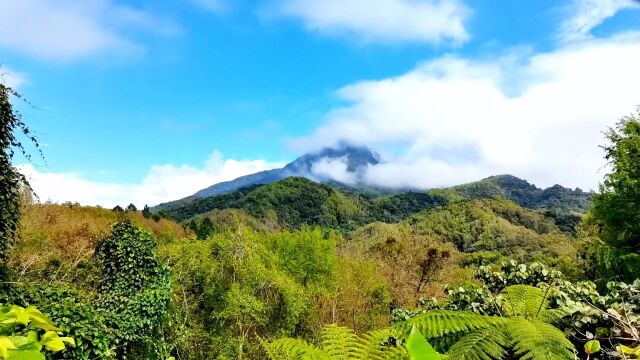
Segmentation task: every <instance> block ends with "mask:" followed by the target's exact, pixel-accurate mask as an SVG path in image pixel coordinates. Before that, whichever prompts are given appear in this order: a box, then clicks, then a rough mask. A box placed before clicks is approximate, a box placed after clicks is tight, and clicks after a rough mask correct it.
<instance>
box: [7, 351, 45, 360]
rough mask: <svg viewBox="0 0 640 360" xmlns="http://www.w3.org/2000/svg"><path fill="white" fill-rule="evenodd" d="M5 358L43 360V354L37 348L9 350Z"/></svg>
mask: <svg viewBox="0 0 640 360" xmlns="http://www.w3.org/2000/svg"><path fill="white" fill-rule="evenodd" d="M7 360H45V357H44V354H42V353H41V352H40V351H37V350H27V351H22V350H19V351H13V350H12V351H9V358H8V359H7Z"/></svg>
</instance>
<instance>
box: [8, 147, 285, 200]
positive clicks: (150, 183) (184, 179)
mask: <svg viewBox="0 0 640 360" xmlns="http://www.w3.org/2000/svg"><path fill="white" fill-rule="evenodd" d="M282 165H283V164H281V163H271V162H266V161H264V160H234V159H226V160H225V159H224V158H223V157H222V155H221V154H220V153H219V152H217V151H216V152H214V153H213V154H212V155H211V157H210V158H209V159H208V160H207V162H206V163H205V164H204V165H203V166H202V167H193V166H190V165H180V166H176V165H171V164H166V165H158V166H153V167H151V169H150V170H149V173H148V174H147V175H146V176H145V178H144V179H143V180H142V181H141V182H140V183H136V184H118V183H105V182H95V181H89V180H86V179H83V178H82V176H80V175H79V174H77V173H54V172H48V171H42V170H38V169H35V168H34V167H33V165H30V164H23V165H20V166H18V168H19V169H20V171H21V172H22V173H23V174H24V175H25V176H26V177H27V178H28V179H29V180H30V182H31V185H32V187H33V189H34V190H35V192H36V194H37V195H38V196H39V198H40V200H41V201H49V200H50V201H53V202H65V201H72V202H79V203H81V204H84V205H101V206H104V207H113V206H115V205H121V206H126V205H127V204H129V203H133V204H135V205H136V206H138V207H141V206H143V205H144V204H149V205H155V204H158V203H161V202H166V201H171V200H177V199H180V198H183V197H186V196H189V195H192V194H194V193H195V192H196V191H198V190H200V189H203V188H205V187H208V186H210V185H213V184H215V183H218V182H221V181H227V180H232V179H235V178H237V177H239V176H243V175H247V174H251V173H255V172H258V171H262V170H268V169H273V168H276V167H280V166H282Z"/></svg>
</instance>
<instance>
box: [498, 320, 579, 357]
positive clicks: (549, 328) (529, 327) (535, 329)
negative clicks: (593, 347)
mask: <svg viewBox="0 0 640 360" xmlns="http://www.w3.org/2000/svg"><path fill="white" fill-rule="evenodd" d="M507 331H508V332H509V334H510V335H511V337H512V338H513V340H514V346H513V349H514V350H515V354H516V355H517V356H519V357H520V359H522V360H529V359H531V360H546V359H549V360H551V359H553V360H555V359H574V358H575V355H574V350H575V349H574V347H573V344H572V343H571V342H570V341H569V340H568V339H567V338H566V337H565V335H564V333H562V331H560V330H558V329H557V328H555V327H554V326H553V325H550V324H547V323H544V322H542V321H540V320H527V319H525V318H522V317H514V318H511V319H509V322H508V323H507Z"/></svg>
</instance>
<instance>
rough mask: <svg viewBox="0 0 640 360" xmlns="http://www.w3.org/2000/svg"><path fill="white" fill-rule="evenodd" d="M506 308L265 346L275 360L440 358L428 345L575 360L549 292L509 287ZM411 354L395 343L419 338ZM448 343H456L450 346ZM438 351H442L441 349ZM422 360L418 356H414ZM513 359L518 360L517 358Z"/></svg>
mask: <svg viewBox="0 0 640 360" xmlns="http://www.w3.org/2000/svg"><path fill="white" fill-rule="evenodd" d="M503 296H504V297H505V300H506V301H505V304H504V310H505V313H506V314H508V315H509V317H498V316H487V315H479V314H476V313H472V312H465V311H447V310H434V311H428V312H426V313H423V314H420V315H417V316H415V317H414V318H412V319H410V320H407V321H405V322H403V323H399V324H396V325H395V326H394V327H392V328H390V329H386V330H379V331H374V332H370V333H368V334H366V335H364V336H362V337H360V336H358V335H356V334H355V333H354V332H353V331H352V330H350V329H347V328H345V327H340V326H337V325H329V326H327V327H325V329H324V330H323V332H322V336H321V339H322V341H321V346H320V347H319V348H318V347H316V346H314V345H311V344H309V343H307V342H305V341H302V340H295V339H281V340H276V341H274V342H272V343H271V344H266V345H265V349H266V350H267V353H268V354H269V357H270V358H271V359H274V360H308V359H319V360H334V359H340V360H360V359H373V360H391V359H393V360H401V359H407V358H411V359H414V358H415V359H418V358H420V359H423V358H424V356H425V355H424V354H427V355H429V358H433V359H437V358H440V355H439V354H438V353H436V352H435V351H434V350H433V349H432V348H431V346H430V345H429V346H424V344H428V343H427V342H426V341H425V339H422V337H424V338H426V339H428V340H429V342H432V343H435V344H439V345H444V346H443V347H445V348H448V351H447V353H446V354H445V355H446V358H447V359H451V360H454V359H455V360H501V359H511V358H517V359H521V360H573V359H575V355H574V354H575V349H574V347H573V344H571V342H570V341H569V340H568V339H567V338H566V337H565V335H564V334H563V333H562V331H560V330H558V329H557V328H556V327H554V326H553V325H551V324H550V323H551V322H554V321H557V320H559V319H561V318H562V317H564V316H565V315H566V313H564V312H563V311H561V310H557V309H548V306H549V301H548V299H547V296H546V292H545V291H543V290H541V289H538V288H534V287H532V286H527V285H516V286H510V287H508V288H506V289H505V290H504V292H503ZM417 333H419V335H422V337H420V339H422V340H420V341H414V342H415V344H416V346H415V349H413V350H414V351H413V352H412V351H411V350H412V349H411V346H409V349H408V350H407V348H405V347H404V345H397V346H396V344H395V341H390V340H393V339H400V340H399V341H404V342H405V343H406V341H407V340H406V339H409V340H411V338H412V337H413V339H414V340H415V339H416V336H417V335H416V334H417ZM447 340H449V341H450V340H454V342H453V344H452V345H449V344H446V343H447ZM438 348H440V347H438ZM416 351H417V352H418V353H420V354H421V355H419V356H422V357H419V356H418V357H416V353H415V352H416ZM513 356H515V357H513Z"/></svg>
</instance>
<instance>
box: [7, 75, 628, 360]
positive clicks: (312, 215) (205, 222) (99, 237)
mask: <svg viewBox="0 0 640 360" xmlns="http://www.w3.org/2000/svg"><path fill="white" fill-rule="evenodd" d="M21 99H22V98H21V96H20V94H18V93H16V92H14V91H13V90H12V89H11V88H8V87H6V86H5V85H2V84H0V277H1V279H0V359H2V360H17V359H23V360H30V359H33V360H35V359H87V360H88V359H159V360H169V359H172V360H183V359H274V360H278V359H380V360H382V359H427V360H430V359H451V360H459V359H474V360H475V359H482V360H484V359H487V360H489V359H505V360H507V359H636V358H640V279H639V277H640V117H639V116H640V114H639V115H638V116H627V117H623V118H622V119H620V120H619V121H618V122H617V123H616V125H615V126H614V127H612V128H610V129H603V131H605V132H604V136H603V144H602V147H603V150H604V155H605V156H604V159H603V162H602V165H603V166H604V167H605V168H606V170H607V172H608V173H607V174H606V175H605V177H604V180H603V182H602V183H601V185H600V188H599V189H598V191H597V192H585V191H582V190H580V189H575V190H572V189H567V188H564V187H562V186H559V185H557V186H554V187H551V188H548V189H539V188H537V187H535V186H534V185H532V184H529V183H528V182H526V181H524V180H522V179H519V178H517V177H515V176H511V175H497V176H493V177H489V178H487V179H484V180H480V181H477V182H474V183H470V184H465V185H459V186H454V187H450V188H443V189H431V190H427V189H425V191H423V192H415V191H413V192H396V193H388V192H378V191H373V190H371V189H368V190H367V189H365V190H362V189H357V188H348V187H341V186H339V185H337V184H331V183H324V184H323V183H316V182H313V181H311V180H308V179H305V178H300V177H290V178H286V179H284V180H280V181H277V182H274V183H271V184H266V185H256V186H250V187H247V188H243V189H240V190H238V191H235V192H232V193H229V194H223V195H218V196H212V197H205V198H198V199H193V200H192V201H183V202H179V203H169V204H165V205H162V206H159V207H155V208H150V207H148V206H145V207H144V208H143V209H137V208H136V206H134V205H133V204H131V205H129V206H125V205H127V204H122V206H117V207H115V208H113V209H105V208H100V207H88V206H81V205H79V204H76V203H63V204H54V203H46V202H41V201H38V198H37V194H34V193H33V192H32V191H31V188H30V186H29V183H28V180H27V179H26V178H25V177H24V176H22V175H21V174H20V173H19V172H18V171H17V169H16V168H15V167H14V165H15V164H14V163H13V162H14V158H15V156H16V155H17V154H24V155H25V156H27V157H28V156H29V155H30V154H29V151H28V150H27V149H32V148H34V149H36V150H35V151H36V153H37V154H35V155H34V156H41V153H40V151H39V149H40V147H39V144H38V139H37V138H36V137H33V135H32V133H31V131H30V129H29V128H28V126H27V125H26V124H25V123H24V122H23V121H22V118H21V116H20V114H19V113H18V112H17V111H15V110H14V107H13V105H14V104H12V101H13V100H15V101H21ZM612 121H615V119H612ZM45 156H46V154H45Z"/></svg>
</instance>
